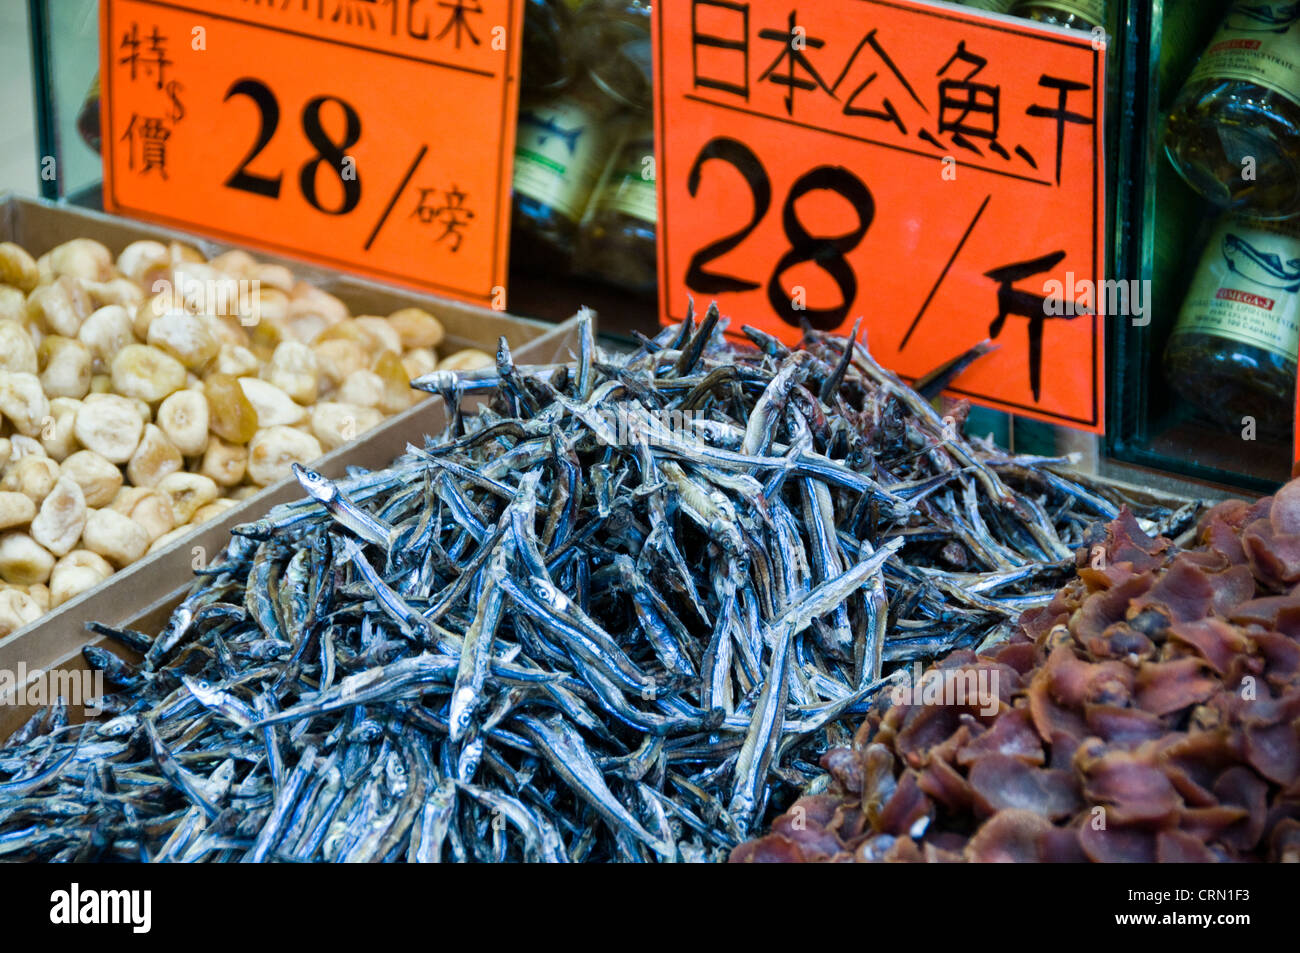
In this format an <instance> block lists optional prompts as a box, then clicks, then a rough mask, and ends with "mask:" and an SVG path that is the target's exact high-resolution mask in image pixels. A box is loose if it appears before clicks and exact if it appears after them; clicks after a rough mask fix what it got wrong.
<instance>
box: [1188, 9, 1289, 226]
mask: <svg viewBox="0 0 1300 953" xmlns="http://www.w3.org/2000/svg"><path fill="white" fill-rule="evenodd" d="M1164 144H1165V151H1166V153H1167V154H1168V156H1169V160H1170V161H1171V162H1172V163H1173V164H1174V168H1176V169H1177V170H1178V172H1179V174H1180V175H1181V176H1182V177H1183V178H1184V179H1185V180H1186V181H1187V183H1188V184H1189V185H1190V186H1191V187H1192V188H1193V189H1195V190H1196V191H1197V192H1199V193H1200V194H1201V195H1202V196H1204V197H1205V198H1207V199H1209V200H1211V201H1212V202H1215V203H1216V204H1218V205H1220V206H1222V207H1226V208H1230V209H1232V210H1235V211H1239V212H1242V213H1244V214H1249V215H1250V216H1251V217H1253V218H1261V219H1283V218H1288V217H1290V216H1293V215H1297V214H1300V6H1297V5H1296V4H1294V3H1234V4H1232V6H1231V8H1230V9H1229V11H1228V14H1227V16H1226V17H1225V18H1224V21H1223V24H1222V26H1221V27H1220V28H1219V31H1218V32H1217V33H1216V34H1215V35H1214V38H1213V39H1212V40H1211V41H1210V44H1209V46H1208V47H1207V48H1206V50H1205V52H1204V53H1203V54H1202V55H1201V58H1200V59H1199V60H1198V61H1197V64H1196V66H1195V68H1194V69H1193V70H1192V73H1191V75H1190V76H1189V77H1188V78H1187V81H1186V83H1185V84H1184V85H1183V88H1182V91H1181V92H1180V93H1179V95H1178V98H1177V100H1176V101H1175V102H1174V105H1173V107H1172V109H1171V110H1170V113H1169V119H1168V123H1167V125H1166V130H1165V139H1164Z"/></svg>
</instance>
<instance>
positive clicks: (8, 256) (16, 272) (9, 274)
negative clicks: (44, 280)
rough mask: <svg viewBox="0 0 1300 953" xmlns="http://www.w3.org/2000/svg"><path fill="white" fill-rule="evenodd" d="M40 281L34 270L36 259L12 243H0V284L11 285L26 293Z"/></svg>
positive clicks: (38, 273) (37, 273)
mask: <svg viewBox="0 0 1300 953" xmlns="http://www.w3.org/2000/svg"><path fill="white" fill-rule="evenodd" d="M40 280H41V274H40V272H39V271H38V270H37V269H36V259H35V258H33V257H32V256H31V255H29V254H27V250H26V249H25V248H23V247H22V246H21V245H15V244H14V243H13V242H0V284H4V285H13V286H14V287H15V288H17V289H18V290H19V291H22V292H28V291H31V290H32V289H33V288H35V287H36V285H37V284H38V283H39V282H40Z"/></svg>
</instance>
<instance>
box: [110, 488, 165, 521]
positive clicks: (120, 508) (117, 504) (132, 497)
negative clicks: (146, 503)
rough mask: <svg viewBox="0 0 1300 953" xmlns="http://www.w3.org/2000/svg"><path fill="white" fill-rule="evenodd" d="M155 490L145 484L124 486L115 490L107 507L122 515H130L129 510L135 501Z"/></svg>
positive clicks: (137, 501)
mask: <svg viewBox="0 0 1300 953" xmlns="http://www.w3.org/2000/svg"><path fill="white" fill-rule="evenodd" d="M156 492H158V491H157V490H151V489H150V488H149V487H147V486H124V487H122V488H121V489H120V490H118V491H117V494H116V495H115V496H114V497H113V502H112V503H110V504H109V506H108V508H109V509H110V510H113V511H114V512H117V513H121V514H122V515H123V516H130V515H131V510H132V509H133V508H134V507H135V505H136V504H137V503H139V502H140V501H141V500H143V499H144V498H145V497H146V496H148V495H149V494H150V493H156Z"/></svg>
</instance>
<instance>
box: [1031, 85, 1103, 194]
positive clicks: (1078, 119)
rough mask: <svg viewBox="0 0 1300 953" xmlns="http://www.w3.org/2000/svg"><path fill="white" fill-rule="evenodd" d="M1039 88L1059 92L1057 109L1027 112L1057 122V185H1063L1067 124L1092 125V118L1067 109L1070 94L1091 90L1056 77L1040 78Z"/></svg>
mask: <svg viewBox="0 0 1300 953" xmlns="http://www.w3.org/2000/svg"><path fill="white" fill-rule="evenodd" d="M1038 85H1039V86H1046V87H1047V88H1048V89H1055V90H1056V91H1057V101H1056V107H1055V108H1051V107H1048V106H1038V105H1034V106H1030V107H1029V108H1028V109H1026V110H1025V114H1026V115H1028V116H1039V117H1042V118H1044V119H1055V120H1056V184H1057V185H1060V184H1061V157H1062V155H1063V154H1064V152H1065V124H1066V123H1067V122H1072V123H1078V124H1079V125H1083V126H1091V125H1092V117H1091V116H1085V115H1083V114H1081V113H1072V112H1070V111H1069V110H1067V109H1066V108H1065V106H1066V103H1067V102H1068V101H1069V98H1070V93H1072V92H1079V91H1081V90H1085V89H1091V88H1092V87H1091V86H1089V85H1088V84H1087V83H1077V82H1073V81H1071V80H1068V79H1060V78H1058V77H1056V76H1047V75H1044V76H1040V77H1039V78H1038Z"/></svg>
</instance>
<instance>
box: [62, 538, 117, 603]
mask: <svg viewBox="0 0 1300 953" xmlns="http://www.w3.org/2000/svg"><path fill="white" fill-rule="evenodd" d="M111 575H113V567H112V566H111V565H109V563H108V561H107V560H106V559H104V557H103V556H100V555H98V554H97V553H92V552H91V551H90V550H88V549H74V550H73V551H72V552H70V553H68V554H67V555H66V556H64V557H63V558H62V559H60V560H59V561H58V562H56V563H55V564H54V569H53V571H52V572H51V573H50V607H51V608H58V607H59V606H61V605H63V603H65V602H67V601H68V600H70V599H75V598H76V597H77V596H79V595H81V594H82V593H83V592H86V591H87V590H90V589H93V588H95V586H97V585H99V584H100V583H101V582H103V581H104V580H105V579H107V578H108V577H109V576H111Z"/></svg>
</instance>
